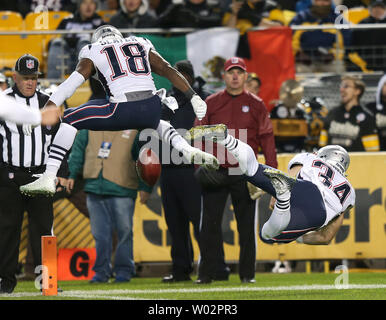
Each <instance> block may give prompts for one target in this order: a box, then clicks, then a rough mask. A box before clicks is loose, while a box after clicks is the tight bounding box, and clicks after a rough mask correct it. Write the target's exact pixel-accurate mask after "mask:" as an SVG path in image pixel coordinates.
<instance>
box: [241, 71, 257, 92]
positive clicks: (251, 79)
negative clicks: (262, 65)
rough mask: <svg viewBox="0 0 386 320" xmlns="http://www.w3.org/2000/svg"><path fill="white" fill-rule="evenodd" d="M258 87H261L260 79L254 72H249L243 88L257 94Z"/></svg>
mask: <svg viewBox="0 0 386 320" xmlns="http://www.w3.org/2000/svg"><path fill="white" fill-rule="evenodd" d="M260 87H261V80H260V78H259V76H258V75H257V74H256V73H254V72H251V73H249V74H248V78H247V81H246V82H245V90H247V91H248V92H251V93H253V94H255V95H256V96H258V95H259V91H260Z"/></svg>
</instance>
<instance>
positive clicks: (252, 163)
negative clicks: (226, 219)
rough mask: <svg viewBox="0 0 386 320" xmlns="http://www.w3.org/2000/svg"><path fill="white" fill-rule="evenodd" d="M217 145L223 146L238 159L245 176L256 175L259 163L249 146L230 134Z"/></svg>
mask: <svg viewBox="0 0 386 320" xmlns="http://www.w3.org/2000/svg"><path fill="white" fill-rule="evenodd" d="M217 143H218V144H221V145H223V146H224V147H225V148H226V149H227V150H228V151H229V152H230V153H231V154H232V155H233V156H234V157H235V158H236V160H237V161H238V162H239V166H240V169H241V171H242V172H243V173H244V174H246V175H247V176H250V177H251V176H253V175H254V174H255V173H256V171H257V169H258V168H259V163H258V162H257V160H256V156H255V152H254V151H253V149H252V148H251V147H250V146H249V145H248V144H246V143H245V142H242V141H241V140H239V139H236V138H235V137H233V136H232V135H230V134H228V135H227V136H226V138H225V139H224V140H221V141H218V142H217Z"/></svg>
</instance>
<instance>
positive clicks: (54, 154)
mask: <svg viewBox="0 0 386 320" xmlns="http://www.w3.org/2000/svg"><path fill="white" fill-rule="evenodd" d="M77 131H78V130H77V129H76V128H74V127H73V126H71V125H69V124H67V123H61V124H60V127H59V130H58V132H57V133H56V135H55V137H54V140H53V141H52V143H51V145H50V151H49V154H48V160H47V164H46V171H45V174H46V175H48V176H50V177H54V178H56V175H57V173H58V170H59V168H60V165H61V163H62V161H63V159H64V157H65V156H66V154H67V152H68V151H69V150H70V149H71V147H72V144H73V143H74V139H75V137H76V133H77Z"/></svg>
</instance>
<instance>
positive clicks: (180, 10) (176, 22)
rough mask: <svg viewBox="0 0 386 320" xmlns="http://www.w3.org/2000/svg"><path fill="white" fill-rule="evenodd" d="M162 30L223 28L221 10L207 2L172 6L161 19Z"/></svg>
mask: <svg viewBox="0 0 386 320" xmlns="http://www.w3.org/2000/svg"><path fill="white" fill-rule="evenodd" d="M159 23H160V25H161V27H162V28H203V29H204V28H212V27H218V26H221V10H220V8H219V7H214V6H210V5H209V4H207V1H206V0H186V1H185V2H184V3H181V4H171V5H170V6H169V7H168V8H167V9H166V10H165V11H164V12H163V13H162V14H161V16H160V17H159Z"/></svg>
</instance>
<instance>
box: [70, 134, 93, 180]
mask: <svg viewBox="0 0 386 320" xmlns="http://www.w3.org/2000/svg"><path fill="white" fill-rule="evenodd" d="M87 144H88V130H80V131H78V134H77V136H76V137H75V141H74V144H73V145H72V149H71V153H70V156H69V160H68V169H69V172H70V174H69V178H71V179H76V177H77V175H78V174H79V173H80V172H81V171H82V169H83V165H84V159H85V152H86V147H87Z"/></svg>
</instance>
